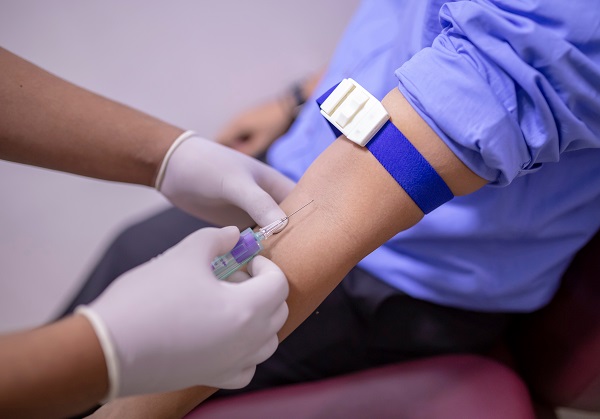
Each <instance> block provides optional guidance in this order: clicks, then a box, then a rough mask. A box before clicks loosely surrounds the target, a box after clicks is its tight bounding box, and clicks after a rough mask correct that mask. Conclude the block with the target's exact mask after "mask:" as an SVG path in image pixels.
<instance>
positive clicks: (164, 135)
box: [0, 48, 293, 417]
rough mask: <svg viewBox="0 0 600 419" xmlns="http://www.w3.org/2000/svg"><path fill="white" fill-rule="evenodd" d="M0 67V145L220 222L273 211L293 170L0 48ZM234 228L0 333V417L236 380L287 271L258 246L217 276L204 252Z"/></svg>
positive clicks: (4, 152)
mask: <svg viewBox="0 0 600 419" xmlns="http://www.w3.org/2000/svg"><path fill="white" fill-rule="evenodd" d="M0 68H2V74H1V75H0V158H1V159H4V160H10V161H15V162H20V163H26V164H32V165H36V166H41V167H46V168H51V169H55V170H62V171H66V172H71V173H75V174H79V175H84V176H90V177H96V178H100V179H107V180H112V181H120V182H129V183H137V184H141V185H147V186H154V187H156V188H157V189H158V190H159V191H160V192H161V193H163V194H164V195H165V196H166V197H167V198H168V199H169V200H170V201H171V202H172V203H173V204H175V205H176V206H178V207H179V208H181V209H183V210H185V211H187V212H189V213H191V214H194V215H197V216H201V217H203V218H206V219H208V220H209V221H212V222H213V223H221V225H223V224H234V223H236V224H238V225H240V226H242V225H244V226H248V225H253V224H254V223H253V222H252V220H254V221H255V222H256V223H258V224H259V225H260V226H267V225H269V224H271V223H272V222H274V221H276V220H280V221H281V219H283V218H286V215H285V213H284V212H283V211H282V210H281V209H280V208H279V206H278V204H277V203H278V202H281V200H283V199H284V198H285V196H286V195H287V193H288V192H289V191H290V190H291V189H292V187H293V182H292V181H291V180H289V179H287V178H286V177H285V176H283V175H281V174H279V173H278V172H276V171H275V170H274V169H272V168H270V167H268V166H267V165H265V164H262V163H261V162H259V161H257V160H254V159H252V158H250V157H248V156H245V155H243V154H241V153H239V152H237V151H234V150H231V149H228V148H226V147H225V146H221V145H219V144H216V143H213V142H211V141H208V140H205V139H203V138H201V137H199V136H197V135H196V134H194V133H193V132H189V131H186V132H183V130H181V129H179V128H177V127H174V126H172V125H169V124H167V123H164V122H162V121H159V120H157V119H155V118H153V117H150V116H148V115H145V114H143V113H141V112H138V111H136V110H134V109H131V108H128V107H126V106H123V105H121V104H118V103H116V102H113V101H110V100H108V99H105V98H103V97H100V96H98V95H95V94H93V93H91V92H88V91H86V90H84V89H81V88H79V87H77V86H74V85H72V84H70V83H68V82H65V81H64V80H61V79H59V78H57V77H55V76H53V75H51V74H49V73H47V72H46V71H44V70H42V69H40V68H38V67H36V66H34V65H32V64H31V63H29V62H27V61H25V60H22V59H21V58H19V57H17V56H15V55H14V54H11V53H10V52H8V51H6V50H4V49H2V48H0ZM240 220H241V221H240ZM239 238H240V233H239V230H238V229H237V228H236V227H226V228H222V229H216V228H208V229H203V230H199V231H197V232H195V233H193V234H191V235H190V236H188V237H187V238H186V239H184V240H183V241H182V242H181V243H179V244H178V245H176V246H174V247H173V248H171V249H170V250H168V251H167V252H165V253H164V254H163V255H161V256H159V257H157V258H155V259H154V260H151V261H149V262H147V263H146V264H144V265H142V266H139V267H138V268H135V269H133V270H131V271H129V272H127V273H125V274H123V275H121V276H120V277H119V278H118V279H116V280H115V281H114V283H113V284H112V285H111V286H110V287H109V288H108V289H107V290H106V291H105V292H104V293H103V294H102V295H101V296H100V297H99V298H97V299H96V300H95V301H93V302H92V303H90V304H89V305H86V306H80V307H79V308H78V310H77V313H76V314H75V315H73V316H69V317H67V318H65V319H63V320H60V321H58V322H55V323H51V324H49V325H46V326H43V327H39V328H37V329H33V330H30V331H25V332H21V333H14V334H9V335H5V336H0V371H2V374H0V417H16V416H18V417H30V416H40V417H65V416H70V415H74V414H77V413H80V412H82V411H84V410H85V409H88V408H90V407H92V406H94V405H96V404H97V403H99V402H100V401H101V400H107V399H111V398H113V397H119V396H127V395H133V394H141V393H147V392H162V391H169V390H175V389H180V388H184V387H188V386H193V385H200V384H202V385H208V386H214V387H220V388H229V389H231V388H239V387H243V386H245V385H246V384H247V383H248V382H249V381H250V379H251V378H252V376H253V375H254V370H255V367H256V364H258V363H260V362H262V361H264V360H266V359H267V358H268V357H269V356H270V355H271V354H272V353H273V352H274V351H275V349H276V348H277V344H278V340H277V332H278V331H279V329H280V328H281V327H282V326H283V324H284V322H285V320H286V318H287V315H288V308H287V305H286V302H285V300H286V297H287V294H288V283H287V280H286V278H285V276H284V274H283V272H282V271H281V270H280V269H279V268H278V267H277V266H276V265H275V264H274V263H272V262H271V261H269V260H268V259H266V258H264V257H261V256H258V257H256V258H255V259H254V260H252V261H251V262H250V264H249V266H248V268H249V269H248V272H249V275H250V276H252V279H251V280H249V281H244V282H241V283H229V282H225V281H219V280H218V279H217V277H216V276H215V275H214V273H213V268H212V267H211V262H212V261H213V259H215V258H216V257H218V256H220V255H223V254H225V253H227V252H229V251H230V250H231V249H232V248H233V247H234V245H235V244H236V242H237V241H238V239H239ZM237 275H238V277H239V276H240V275H241V276H245V275H246V274H243V273H238V274H237Z"/></svg>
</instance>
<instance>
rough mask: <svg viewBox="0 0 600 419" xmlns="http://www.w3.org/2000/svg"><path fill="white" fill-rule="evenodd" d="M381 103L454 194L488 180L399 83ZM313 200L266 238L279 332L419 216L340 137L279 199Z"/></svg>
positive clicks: (155, 403) (367, 158)
mask: <svg viewBox="0 0 600 419" xmlns="http://www.w3.org/2000/svg"><path fill="white" fill-rule="evenodd" d="M383 103H384V105H385V106H386V108H387V110H388V112H389V113H390V114H391V116H392V122H393V123H394V124H395V125H396V126H397V127H398V128H400V130H401V131H402V132H403V133H404V134H405V135H406V137H407V138H408V139H409V140H410V141H411V142H412V143H413V144H414V145H415V147H416V148H417V149H419V151H420V152H421V154H423V156H425V158H426V159H427V160H428V161H429V162H430V163H431V164H432V166H433V167H435V168H436V170H437V172H438V173H439V174H440V175H441V176H442V178H443V179H444V180H445V181H446V183H447V184H448V186H449V187H450V189H452V191H453V192H454V194H455V195H464V194H467V193H470V192H473V191H475V190H477V189H479V188H480V187H481V186H483V185H484V184H485V183H486V181H485V180H483V179H481V178H480V177H478V176H476V175H475V174H474V173H473V172H471V171H470V170H469V169H468V168H467V167H466V166H465V165H464V164H463V163H462V162H461V161H460V160H458V158H457V157H456V156H455V155H454V154H453V153H452V152H451V151H450V150H449V149H448V148H447V147H446V145H445V144H444V143H443V142H442V141H441V139H440V138H439V137H438V136H437V135H436V134H435V133H434V131H433V130H431V128H429V126H428V125H427V124H426V123H425V121H423V119H422V118H420V116H419V115H418V114H417V113H416V112H415V111H414V110H413V109H412V107H411V106H410V105H409V104H408V102H407V101H406V100H405V99H404V97H403V96H402V94H401V93H400V92H399V91H398V90H396V89H394V90H393V91H392V92H390V93H389V94H388V95H387V96H386V98H385V99H384V101H383ZM312 199H314V200H315V202H314V203H313V204H311V205H309V206H308V207H306V208H305V209H303V210H302V211H300V212H299V213H298V214H296V215H294V217H293V218H292V219H291V220H290V223H289V225H288V226H287V228H286V229H285V230H284V232H282V233H281V234H280V235H278V236H274V238H272V239H269V240H268V241H266V242H265V244H266V247H267V252H266V253H267V256H269V257H270V258H271V259H272V260H273V261H274V262H276V263H277V264H278V265H279V266H280V267H281V268H282V269H283V271H284V272H285V273H286V275H287V278H288V280H289V283H290V295H289V298H288V305H289V309H290V315H289V318H288V321H287V323H286V324H285V326H284V327H283V329H282V330H281V332H280V337H281V339H283V338H285V337H286V336H288V335H289V334H290V333H291V332H292V331H293V330H294V329H295V328H296V327H297V326H298V325H299V324H300V323H301V322H302V321H304V320H305V319H306V318H307V317H308V316H309V315H310V313H311V312H312V311H313V310H314V309H315V308H316V307H317V306H318V305H319V304H320V303H321V302H322V301H323V300H324V299H325V297H326V296H327V295H328V294H329V293H330V292H331V291H332V290H333V288H334V287H335V286H336V285H337V284H338V283H339V282H340V281H341V280H342V278H343V277H344V275H345V274H346V273H347V272H348V271H349V270H350V269H351V268H352V267H353V266H354V265H356V263H358V261H360V260H361V259H362V258H363V257H365V256H366V255H367V254H369V253H370V252H371V251H373V250H374V249H375V248H377V247H378V246H380V245H381V244H383V243H384V242H385V241H387V240H388V239H389V238H391V237H392V236H393V235H395V234H396V233H397V232H399V231H401V230H405V229H407V228H409V227H411V226H413V225H414V224H416V223H417V222H418V221H419V220H420V219H421V218H422V217H423V213H422V212H421V210H420V209H419V208H418V207H417V206H416V205H415V203H414V202H413V201H412V200H411V199H410V198H409V197H408V195H407V194H406V193H405V192H404V190H403V189H402V188H401V187H400V186H399V185H398V184H397V183H396V181H395V180H394V179H393V178H392V177H391V176H390V175H389V174H388V172H387V171H386V170H385V169H384V168H383V167H382V166H381V165H380V164H379V162H378V161H377V160H376V159H375V157H373V155H372V154H371V153H370V152H369V151H368V150H366V149H364V148H361V147H359V146H357V145H355V144H354V143H351V142H350V141H347V140H345V139H343V138H340V139H337V140H336V141H335V142H334V143H333V144H332V145H331V146H330V147H329V148H328V149H327V150H326V151H325V152H324V153H323V154H322V155H321V156H319V158H318V159H317V160H316V161H315V162H314V163H313V164H312V165H311V166H310V168H309V169H308V170H307V172H306V173H305V175H304V176H303V177H302V179H301V180H300V182H299V183H298V185H297V186H296V188H295V189H294V190H293V191H292V193H291V194H290V195H289V196H288V197H287V198H286V200H285V201H284V202H283V203H282V204H281V205H282V208H283V209H284V210H285V211H286V213H290V212H291V211H294V210H296V209H298V208H300V207H301V206H302V205H304V204H306V203H307V202H308V201H310V200H312ZM213 392H214V389H208V388H205V387H197V388H192V389H187V390H184V391H183V392H180V393H177V394H170V395H157V396H149V397H139V398H134V399H129V400H128V401H126V403H127V406H128V412H129V413H132V411H133V410H134V409H135V410H136V411H138V412H139V414H140V416H139V417H145V416H146V415H148V414H149V413H148V412H152V415H154V416H156V417H163V416H164V417H180V416H183V415H184V414H185V413H187V411H189V409H190V408H193V406H194V405H195V404H197V403H199V402H201V401H202V400H204V399H205V398H206V397H208V396H209V395H210V394H212V393H213ZM174 401H175V402H174ZM118 403H119V402H117V404H116V405H115V406H116V407H118ZM174 405H176V406H177V409H176V410H173V406H174ZM107 408H110V405H108V406H107ZM145 408H148V409H149V410H146V411H144V409H145ZM139 409H141V410H139ZM102 410H103V409H101V411H100V412H99V413H102ZM107 411H108V410H107Z"/></svg>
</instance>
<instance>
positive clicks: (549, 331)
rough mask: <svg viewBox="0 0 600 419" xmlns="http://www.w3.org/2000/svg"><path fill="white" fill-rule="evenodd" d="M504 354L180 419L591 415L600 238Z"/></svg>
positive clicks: (598, 375) (595, 390)
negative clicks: (567, 411) (561, 410)
mask: <svg viewBox="0 0 600 419" xmlns="http://www.w3.org/2000/svg"><path fill="white" fill-rule="evenodd" d="M502 348H503V350H500V351H499V353H503V354H504V355H503V356H502V357H500V358H502V359H503V361H502V362H499V360H496V359H493V357H492V356H490V357H489V358H486V357H478V356H473V355H453V356H441V357H433V358H427V359H421V360H418V361H412V362H406V363H402V364H394V365H388V366H385V367H380V368H374V369H370V370H366V371H361V372H358V373H353V374H348V375H344V376H340V377H335V378H330V379H326V380H320V381H317V382H312V383H303V384H295V385H290V386H285V387H278V388H274V389H269V390H263V391H258V392H254V393H249V394H244V395H241V396H235V397H229V398H223V399H216V400H209V401H207V402H206V403H204V404H202V405H201V406H199V407H198V408H197V409H196V410H194V411H193V412H192V413H190V414H189V415H188V416H187V417H188V419H208V418H210V419H219V418H227V419H233V418H246V419H252V418H261V419H268V418H285V419H296V418H298V419H300V418H302V419H309V418H310V419H312V418H328V419H329V418H344V419H346V418H406V419H412V418H427V419H436V418H448V417H450V418H455V417H456V418H465V419H468V418H486V419H495V418H503V419H504V418H510V419H521V418H523V419H526V418H538V419H541V418H544V419H545V418H556V414H555V409H556V408H558V407H571V408H576V409H583V410H588V411H596V412H598V411H600V233H598V234H596V236H595V237H594V238H593V239H592V240H591V241H590V242H589V243H588V244H587V245H586V246H585V247H584V248H583V249H582V250H581V251H580V252H579V253H578V254H577V256H576V257H575V259H574V260H573V262H572V263H571V265H570V267H569V269H568V270H567V272H566V273H565V275H564V277H563V283H562V285H561V288H560V289H559V291H558V293H557V294H556V296H555V298H554V299H553V301H552V302H551V303H550V304H549V305H548V306H546V307H545V308H543V309H541V310H539V311H537V312H535V313H533V314H530V315H524V316H522V318H520V319H519V320H518V322H517V324H516V325H515V328H514V330H513V331H512V332H511V333H510V338H509V339H508V340H507V342H504V343H503V344H502ZM506 364H508V365H510V366H511V367H508V366H506Z"/></svg>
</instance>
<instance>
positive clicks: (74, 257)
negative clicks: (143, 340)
mask: <svg viewBox="0 0 600 419" xmlns="http://www.w3.org/2000/svg"><path fill="white" fill-rule="evenodd" d="M357 3H358V0H350V1H349V0H329V1H327V2H323V1H319V0H304V1H302V2H279V1H277V0H254V1H252V2H246V1H242V0H238V1H234V0H228V1H222V2H209V1H193V0H180V1H178V2H169V3H168V4H167V2H145V1H141V0H137V1H135V0H134V1H128V2H120V1H118V0H102V1H100V0H91V1H87V2H73V1H68V0H56V1H53V2H46V1H44V0H13V1H7V0H0V45H2V46H3V47H5V48H7V49H9V50H11V51H13V52H15V53H17V54H19V55H21V56H23V57H25V58H27V59H29V60H31V61H33V62H35V63H37V64H38V65H41V66H42V67H44V68H46V69H48V70H50V71H52V72H54V73H55V74H58V75H59V76H61V77H64V78H66V79H68V80H70V81H73V82H75V83H77V84H79V85H81V86H84V87H86V88H89V89H91V90H93V91H96V92H98V93H100V94H103V95H106V96H108V97H111V98H113V99H116V100H119V101H121V102H124V103H126V104H128V105H131V106H134V107H136V108H139V109H141V110H144V111H146V112H148V113H150V114H153V115H155V116H158V117H160V118H162V119H164V120H167V121H170V122H172V123H175V124H178V125H180V126H182V127H185V128H190V129H195V130H197V131H198V132H200V133H202V134H203V135H206V136H207V137H211V136H214V135H215V133H216V132H217V130H218V129H219V127H220V126H222V125H223V124H224V123H225V121H226V120H227V119H228V118H230V117H231V116H232V115H234V114H235V113H236V112H238V111H240V110H241V109H243V108H245V107H247V106H249V105H251V104H253V103H256V102H257V101H260V100H263V99H266V98H270V97H272V96H273V95H275V94H277V93H278V92H280V91H281V90H282V89H284V88H285V87H286V86H288V85H289V84H290V83H291V82H293V81H295V80H297V79H299V78H301V77H303V76H305V75H306V74H308V73H310V72H312V71H315V70H317V69H319V68H320V67H321V66H322V65H324V64H325V63H326V62H327V60H328V57H329V55H330V53H331V52H332V50H333V48H334V46H335V44H336V42H337V40H338V39H339V37H340V34H341V32H342V30H343V28H344V26H345V24H346V22H347V20H348V19H349V17H350V16H351V13H352V10H353V8H354V6H355V5H356V4H357ZM0 196H1V197H2V198H1V205H0V266H1V271H2V274H1V275H2V276H1V280H0V333H2V332H8V331H13V330H18V329H21V328H26V327H31V326H36V325H39V324H41V323H43V322H46V321H48V320H49V319H51V318H52V316H53V315H54V314H55V313H57V311H58V310H60V308H61V307H62V306H63V305H64V303H65V302H66V301H67V300H68V298H69V297H70V295H71V294H72V293H73V292H74V291H75V289H76V288H77V286H78V285H79V284H80V282H81V281H82V279H83V278H84V276H85V274H86V272H87V271H88V270H89V269H90V267H91V266H92V265H93V264H94V262H95V260H96V258H97V257H98V255H99V254H100V253H101V252H102V250H103V248H104V247H105V246H106V244H107V243H108V241H109V240H110V238H111V237H112V236H113V235H114V234H115V233H116V232H117V231H119V229H120V228H121V227H122V226H124V225H126V224H127V223H129V222H130V221H131V220H134V219H137V218H141V217H143V216H144V215H146V214H148V213H150V212H152V211H155V210H157V209H159V208H161V207H164V206H165V205H166V202H165V201H164V200H163V199H161V198H160V197H159V196H158V195H157V194H156V193H154V191H152V190H150V189H145V188H141V187H132V186H125V185H117V184H113V183H109V182H101V181H95V180H90V179H86V178H81V177H76V176H72V175H65V174H60V173H56V172H51V171H48V170H42V169H34V168H30V167H25V166H21V165H17V164H13V163H6V162H0ZM561 417H563V418H565V419H566V418H569V419H576V418H577V419H583V418H600V416H589V415H587V416H581V415H576V414H573V413H572V412H564V413H561Z"/></svg>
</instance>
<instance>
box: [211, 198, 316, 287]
mask: <svg viewBox="0 0 600 419" xmlns="http://www.w3.org/2000/svg"><path fill="white" fill-rule="evenodd" d="M313 202H314V199H313V200H312V201H310V202H309V203H308V204H306V205H303V206H302V207H300V208H299V209H297V210H296V211H294V212H293V213H291V214H290V215H287V216H285V217H283V218H280V219H279V220H277V221H274V222H272V223H271V224H269V225H267V226H264V227H262V228H260V229H259V230H258V231H256V232H255V231H254V230H252V229H251V228H247V229H246V230H244V231H242V233H241V234H240V239H239V240H238V242H237V243H236V245H235V246H234V247H233V249H231V251H230V252H229V253H227V254H224V255H223V256H218V257H216V258H215V259H214V260H213V261H212V269H213V273H214V274H215V276H216V277H217V278H219V279H225V278H227V277H228V276H229V275H231V274H232V273H234V272H235V271H237V270H238V269H240V268H241V267H242V266H244V265H245V264H246V263H248V262H250V260H251V259H252V258H253V257H254V256H256V255H257V254H258V253H259V252H260V251H261V250H263V246H262V244H260V242H261V241H263V240H266V239H268V238H269V237H271V236H272V235H273V234H275V233H279V232H280V231H281V230H282V229H283V227H285V226H286V225H287V221H288V219H289V218H290V217H291V216H292V215H294V214H296V213H297V212H298V211H300V210H301V209H303V208H305V207H307V206H308V205H310V204H312V203H313Z"/></svg>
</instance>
